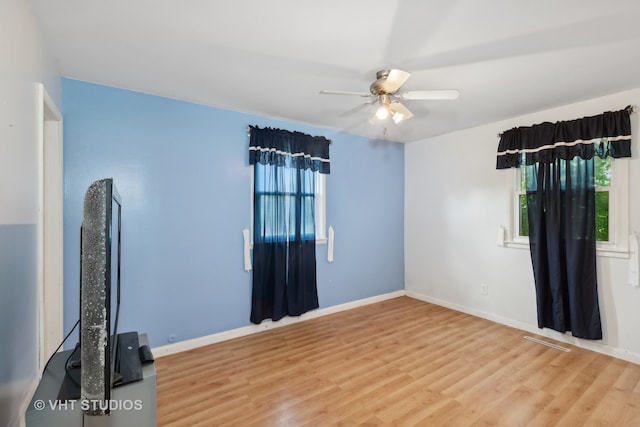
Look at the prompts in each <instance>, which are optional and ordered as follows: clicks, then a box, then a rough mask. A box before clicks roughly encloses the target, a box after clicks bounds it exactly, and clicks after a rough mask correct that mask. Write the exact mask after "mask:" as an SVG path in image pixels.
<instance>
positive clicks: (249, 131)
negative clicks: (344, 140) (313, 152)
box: [247, 126, 333, 145]
mask: <svg viewBox="0 0 640 427" xmlns="http://www.w3.org/2000/svg"><path fill="white" fill-rule="evenodd" d="M247 136H248V137H251V126H247ZM325 139H326V138H325ZM327 141H329V145H331V144H332V143H333V141H331V140H330V139H327Z"/></svg>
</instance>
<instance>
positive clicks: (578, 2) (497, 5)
mask: <svg viewBox="0 0 640 427" xmlns="http://www.w3.org/2000/svg"><path fill="white" fill-rule="evenodd" d="M29 2H30V3H31V5H32V7H33V11H34V14H35V15H36V17H37V19H38V21H39V23H40V28H41V31H42V33H43V37H44V40H45V43H46V45H47V48H48V49H49V51H50V54H51V56H52V57H53V59H54V60H55V62H56V64H57V66H58V70H59V72H60V73H61V74H62V75H63V76H66V77H70V78H75V79H80V80H86V81H90V82H96V83H100V84H106V85H111V86H116V87H121V88H126V89H132V90H136V91H141V92H146V93H151V94H156V95H161V96H166V97H171V98H176V99H181V100H185V101H191V102H196V103H201V104H205V105H210V106H215V107H221V108H225V109H230V110H235V111H242V112H248V113H254V114H258V115H264V116H268V117H273V118H280V119H285V120H289V121H294V122H302V123H307V124H312V125H316V126H320V127H325V128H331V129H337V130H343V131H347V132H351V133H356V134H361V135H366V136H371V137H380V138H381V137H384V138H386V139H389V140H393V141H398V142H411V141H416V140H420V139H424V138H427V137H430V136H434V135H440V134H444V133H448V132H452V131H455V130H458V129H463V128H468V127H472V126H476V125H480V124H484V123H490V122H495V121H498V120H502V119H505V118H509V117H515V116H518V115H522V114H525V113H530V112H535V111H540V110H544V109H548V108H552V107H556V106H559V105H564V104H568V103H572V102H576V101H580V100H584V99H589V98H593V97H597V96H601V95H606V94H610V93H614V92H619V91H623V90H627V89H632V88H638V87H640V25H638V19H639V18H640V1H637V0H608V1H603V0H537V1H527V0H384V1H381V0H320V1H309V0H272V1H266V0H232V1H219V0H56V1H51V0H29ZM384 68H400V69H403V70H407V71H409V72H411V73H412V76H411V78H410V79H409V80H408V81H407V83H405V85H404V86H403V88H402V89H403V90H422V89H459V91H460V97H459V99H458V100H455V101H403V103H404V104H405V105H406V106H407V107H408V108H409V109H410V110H411V111H412V112H413V113H414V115H415V117H414V118H412V119H410V120H408V121H405V122H402V123H400V124H399V125H394V124H393V122H391V123H390V124H388V125H387V127H386V129H387V131H386V133H384V130H383V127H381V126H380V125H379V124H372V123H370V122H369V118H370V117H371V116H372V115H373V109H374V107H373V106H371V105H370V106H367V107H364V108H359V107H360V106H361V104H362V103H363V102H364V101H366V99H365V100H363V98H359V97H357V96H354V97H349V96H330V95H320V94H318V91H319V90H322V89H329V90H344V91H356V92H366V91H368V88H369V84H370V83H371V82H372V81H373V80H375V72H376V71H377V70H379V69H384ZM623 107H624V105H621V106H620V108H623Z"/></svg>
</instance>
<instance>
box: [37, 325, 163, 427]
mask: <svg viewBox="0 0 640 427" xmlns="http://www.w3.org/2000/svg"><path fill="white" fill-rule="evenodd" d="M138 341H139V342H140V345H141V346H142V345H148V344H149V340H148V338H147V335H146V334H138ZM72 351H73V350H67V351H62V352H59V353H56V354H55V355H54V356H53V358H52V359H51V362H49V367H48V368H47V370H46V371H45V372H44V373H43V374H42V378H41V379H40V384H38V388H37V389H36V392H35V394H34V395H33V399H31V403H30V404H29V407H28V408H27V412H26V414H25V421H26V425H27V427H40V426H42V427H44V426H46V427H74V426H78V427H81V426H84V427H129V426H136V427H138V426H140V427H144V426H150V427H151V426H154V427H155V426H156V420H157V414H156V368H155V365H154V364H146V365H143V367H142V381H137V382H132V383H130V384H126V385H122V386H119V387H115V388H113V389H112V390H111V393H112V395H111V404H112V408H111V414H109V415H95V416H92V415H84V413H83V411H82V409H83V403H82V402H81V401H79V400H68V401H59V400H57V397H58V392H59V390H60V386H61V385H62V381H63V380H64V378H65V369H64V365H65V362H66V361H67V358H68V357H69V355H70V354H71V352H72ZM86 404H87V403H86V402H85V403H84V405H86Z"/></svg>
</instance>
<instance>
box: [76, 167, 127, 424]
mask: <svg viewBox="0 0 640 427" xmlns="http://www.w3.org/2000/svg"><path fill="white" fill-rule="evenodd" d="M121 230H122V200H121V198H120V194H119V193H118V190H117V189H116V186H115V185H114V183H113V179H112V178H107V179H101V180H98V181H95V182H94V183H92V184H91V185H90V186H89V188H88V189H87V191H86V193H85V198H84V209H83V218H82V230H81V245H80V246H81V251H80V252H81V255H80V258H81V259H80V362H81V364H80V381H81V387H80V398H81V400H82V401H84V402H88V404H86V405H83V410H84V412H85V414H87V415H104V414H108V413H109V412H110V408H109V406H110V405H109V404H108V403H109V402H110V400H111V389H112V387H113V385H114V384H115V383H116V382H117V379H116V377H117V375H118V374H117V372H116V360H117V354H118V348H117V344H118V339H117V333H118V317H119V313H120V291H121V288H120V261H121V241H122V238H121V235H122V232H121Z"/></svg>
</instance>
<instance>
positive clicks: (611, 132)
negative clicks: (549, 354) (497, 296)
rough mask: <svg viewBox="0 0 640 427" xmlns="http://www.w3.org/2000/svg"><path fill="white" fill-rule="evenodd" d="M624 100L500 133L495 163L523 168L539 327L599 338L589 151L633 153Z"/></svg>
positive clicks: (592, 153) (593, 153)
mask: <svg viewBox="0 0 640 427" xmlns="http://www.w3.org/2000/svg"><path fill="white" fill-rule="evenodd" d="M631 112H632V109H631V108H630V107H627V108H625V109H623V110H620V111H616V112H606V113H603V114H601V115H598V116H592V117H585V118H582V119H577V120H572V121H566V122H557V123H542V124H539V125H534V126H531V127H520V128H514V129H510V130H508V131H506V132H505V133H503V134H502V135H501V138H500V144H499V146H498V156H497V162H496V167H497V169H506V168H509V167H522V168H523V171H522V173H524V174H526V176H527V180H526V182H527V186H528V188H527V195H526V198H527V209H528V219H529V247H530V252H531V263H532V266H533V275H534V279H535V286H536V302H537V312H538V327H540V328H551V329H554V330H556V331H559V332H567V331H571V333H572V335H574V336H576V337H579V338H586V339H593V340H597V339H602V326H601V322H600V308H599V303H598V283H597V273H596V223H595V216H596V215H595V206H596V203H595V195H596V192H595V177H594V161H593V158H594V156H599V157H601V158H606V157H608V156H611V157H615V158H617V157H630V156H631V149H630V145H631V124H630V120H629V114H630V113H631Z"/></svg>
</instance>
